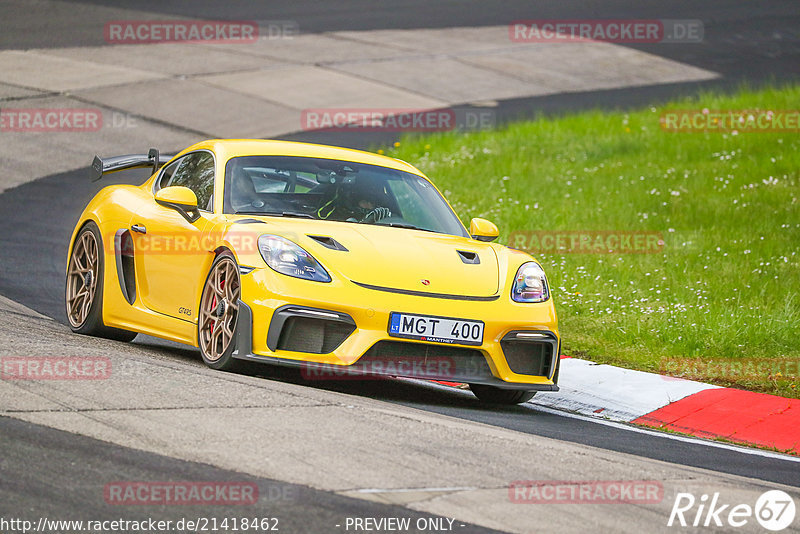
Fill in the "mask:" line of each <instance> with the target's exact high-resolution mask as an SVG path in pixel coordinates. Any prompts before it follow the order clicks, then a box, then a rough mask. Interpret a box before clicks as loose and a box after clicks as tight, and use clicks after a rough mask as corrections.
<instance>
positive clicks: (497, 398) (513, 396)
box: [469, 384, 536, 404]
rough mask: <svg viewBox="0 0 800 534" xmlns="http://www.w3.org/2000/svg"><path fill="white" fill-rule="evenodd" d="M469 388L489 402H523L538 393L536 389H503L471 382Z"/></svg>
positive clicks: (483, 400)
mask: <svg viewBox="0 0 800 534" xmlns="http://www.w3.org/2000/svg"><path fill="white" fill-rule="evenodd" d="M469 389H471V390H472V393H474V394H475V396H476V397H478V399H480V400H481V401H482V402H486V403H489V404H522V403H523V402H528V401H529V400H531V399H532V398H533V396H534V395H536V392H535V391H525V390H521V389H502V388H498V387H494V386H486V385H484V384H470V385H469Z"/></svg>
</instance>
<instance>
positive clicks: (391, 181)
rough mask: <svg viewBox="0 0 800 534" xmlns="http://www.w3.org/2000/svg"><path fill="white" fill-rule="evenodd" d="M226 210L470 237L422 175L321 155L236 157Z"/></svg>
mask: <svg viewBox="0 0 800 534" xmlns="http://www.w3.org/2000/svg"><path fill="white" fill-rule="evenodd" d="M224 212H225V213H240V214H248V215H273V216H284V217H304V218H313V219H319V220H328V221H344V222H351V223H362V224H378V225H386V226H397V227H403V228H412V229H418V230H427V231H431V232H439V233H443V234H452V235H458V236H464V237H466V236H467V234H466V233H465V231H464V227H463V226H462V225H461V222H460V221H459V220H458V217H456V215H455V213H453V211H452V210H451V209H450V207H449V206H448V205H447V203H446V202H445V201H444V199H443V198H442V196H441V195H440V194H439V193H438V191H436V189H435V188H434V187H433V185H431V183H430V182H428V181H427V180H426V179H424V178H422V177H421V176H417V175H415V174H411V173H407V172H403V171H397V170H394V169H388V168H386V167H379V166H377V165H366V164H363V163H353V162H350V161H339V160H329V159H320V158H306V157H295V156H242V157H236V158H231V159H230V160H228V163H227V164H226V166H225V195H224Z"/></svg>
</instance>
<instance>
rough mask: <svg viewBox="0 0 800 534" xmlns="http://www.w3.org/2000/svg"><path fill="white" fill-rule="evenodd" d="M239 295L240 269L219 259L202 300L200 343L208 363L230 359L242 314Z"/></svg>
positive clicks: (199, 328)
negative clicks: (238, 319) (237, 319)
mask: <svg viewBox="0 0 800 534" xmlns="http://www.w3.org/2000/svg"><path fill="white" fill-rule="evenodd" d="M239 292H240V286H239V267H238V266H237V265H236V262H235V261H234V259H233V258H232V257H231V256H229V255H224V256H220V258H218V259H217V261H215V262H214V265H213V266H212V267H211V273H209V275H208V279H207V280H206V285H205V287H204V288H203V296H202V297H201V298H200V323H199V327H198V330H199V335H198V338H199V339H198V340H199V343H200V350H201V351H202V354H203V359H204V360H206V363H209V364H214V363H215V362H218V361H219V360H221V359H223V360H227V359H228V358H229V356H230V352H231V351H230V350H229V349H231V348H232V346H233V344H234V335H235V333H236V317H237V316H238V314H239ZM219 363H222V362H221V361H220V362H219Z"/></svg>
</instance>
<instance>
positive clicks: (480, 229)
mask: <svg viewBox="0 0 800 534" xmlns="http://www.w3.org/2000/svg"><path fill="white" fill-rule="evenodd" d="M469 235H471V236H472V239H477V240H478V241H494V240H495V239H497V237H498V236H499V235H500V231H499V230H498V229H497V226H495V224H494V223H493V222H491V221H487V220H486V219H478V218H475V219H472V221H470V223H469Z"/></svg>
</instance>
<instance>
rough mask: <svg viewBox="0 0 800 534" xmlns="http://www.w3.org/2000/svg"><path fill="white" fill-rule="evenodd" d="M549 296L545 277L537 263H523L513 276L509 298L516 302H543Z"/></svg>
mask: <svg viewBox="0 0 800 534" xmlns="http://www.w3.org/2000/svg"><path fill="white" fill-rule="evenodd" d="M549 298H550V290H549V289H548V288H547V277H546V276H545V275H544V271H543V270H542V268H541V267H540V266H539V264H538V263H535V262H532V261H529V262H528V263H525V264H523V265H522V267H520V268H519V270H518V271H517V276H516V277H514V285H513V286H512V287H511V299H512V300H514V301H516V302H544V301H546V300H547V299H549Z"/></svg>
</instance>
